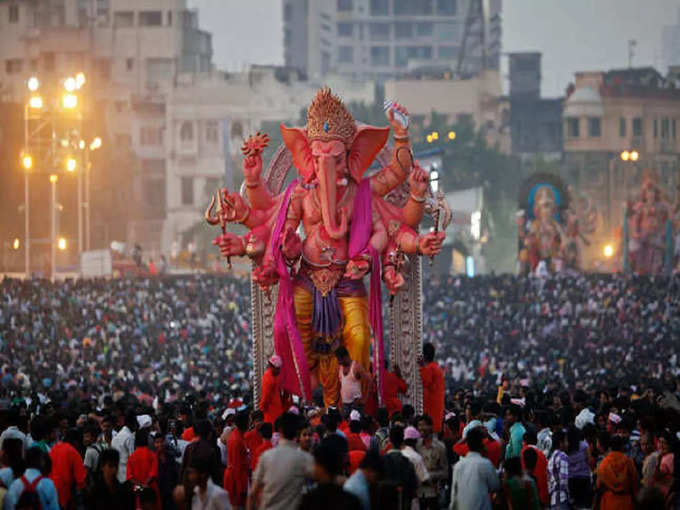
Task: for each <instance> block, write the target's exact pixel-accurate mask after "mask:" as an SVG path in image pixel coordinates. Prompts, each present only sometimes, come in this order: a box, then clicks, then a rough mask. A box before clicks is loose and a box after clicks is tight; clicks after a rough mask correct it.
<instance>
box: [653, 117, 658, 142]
mask: <svg viewBox="0 0 680 510" xmlns="http://www.w3.org/2000/svg"><path fill="white" fill-rule="evenodd" d="M658 136H659V121H658V120H657V119H654V138H657V137H658Z"/></svg>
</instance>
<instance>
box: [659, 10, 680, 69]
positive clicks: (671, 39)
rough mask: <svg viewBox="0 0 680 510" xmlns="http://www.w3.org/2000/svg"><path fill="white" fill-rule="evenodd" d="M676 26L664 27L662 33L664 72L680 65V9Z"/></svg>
mask: <svg viewBox="0 0 680 510" xmlns="http://www.w3.org/2000/svg"><path fill="white" fill-rule="evenodd" d="M676 16H677V18H676V22H675V25H667V26H665V27H663V31H662V32H661V56H662V59H663V70H664V71H665V70H667V69H668V68H670V67H672V66H678V65H680V9H678V11H677V14H676Z"/></svg>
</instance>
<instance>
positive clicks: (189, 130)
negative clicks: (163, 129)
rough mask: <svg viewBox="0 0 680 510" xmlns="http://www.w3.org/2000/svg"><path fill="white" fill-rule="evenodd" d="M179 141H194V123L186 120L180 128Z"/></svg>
mask: <svg viewBox="0 0 680 510" xmlns="http://www.w3.org/2000/svg"><path fill="white" fill-rule="evenodd" d="M179 139H180V141H181V142H182V143H190V142H193V141H194V125H193V123H192V122H189V121H188V120H185V121H184V122H182V124H181V126H180V127H179Z"/></svg>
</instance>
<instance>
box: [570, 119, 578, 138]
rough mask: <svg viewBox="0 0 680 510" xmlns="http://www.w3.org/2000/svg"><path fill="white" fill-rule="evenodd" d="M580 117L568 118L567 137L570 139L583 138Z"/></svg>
mask: <svg viewBox="0 0 680 510" xmlns="http://www.w3.org/2000/svg"><path fill="white" fill-rule="evenodd" d="M580 131H581V130H580V126H579V119H578V117H567V136H568V137H569V138H578V137H579V136H581V132H580Z"/></svg>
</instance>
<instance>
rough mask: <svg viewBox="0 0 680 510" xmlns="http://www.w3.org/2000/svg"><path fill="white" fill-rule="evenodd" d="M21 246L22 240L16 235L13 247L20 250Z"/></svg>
mask: <svg viewBox="0 0 680 510" xmlns="http://www.w3.org/2000/svg"><path fill="white" fill-rule="evenodd" d="M20 247H21V241H20V240H19V238H18V237H15V238H14V241H13V242H12V249H13V250H18V249H19V248H20Z"/></svg>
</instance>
